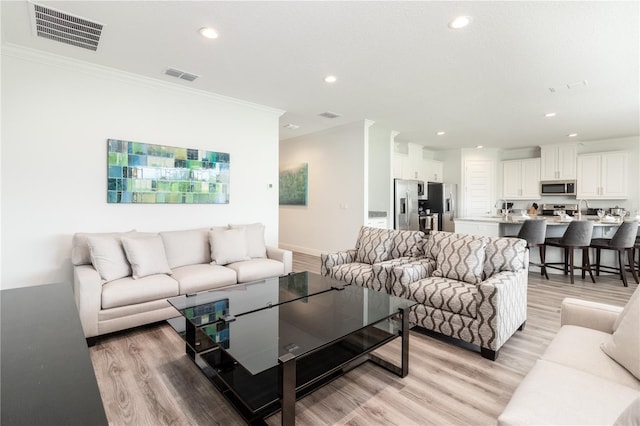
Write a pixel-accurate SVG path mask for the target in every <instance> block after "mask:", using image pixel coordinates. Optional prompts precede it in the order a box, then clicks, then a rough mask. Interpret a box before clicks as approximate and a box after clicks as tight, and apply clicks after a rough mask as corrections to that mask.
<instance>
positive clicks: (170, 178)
mask: <svg viewBox="0 0 640 426" xmlns="http://www.w3.org/2000/svg"><path fill="white" fill-rule="evenodd" d="M229 163H230V161H229V154H228V153H225V152H215V151H203V150H198V149H191V148H176V147H172V146H164V145H151V144H146V143H141V142H131V141H123V140H117V139H109V140H107V202H108V203H163V204H229Z"/></svg>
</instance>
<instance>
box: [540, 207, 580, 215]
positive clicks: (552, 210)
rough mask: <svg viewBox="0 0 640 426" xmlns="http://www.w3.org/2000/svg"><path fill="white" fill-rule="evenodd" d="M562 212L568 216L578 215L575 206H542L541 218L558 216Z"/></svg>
mask: <svg viewBox="0 0 640 426" xmlns="http://www.w3.org/2000/svg"><path fill="white" fill-rule="evenodd" d="M562 211H564V212H565V213H566V214H567V215H569V216H576V215H577V214H578V205H577V204H543V205H542V213H541V214H542V216H560V212H562Z"/></svg>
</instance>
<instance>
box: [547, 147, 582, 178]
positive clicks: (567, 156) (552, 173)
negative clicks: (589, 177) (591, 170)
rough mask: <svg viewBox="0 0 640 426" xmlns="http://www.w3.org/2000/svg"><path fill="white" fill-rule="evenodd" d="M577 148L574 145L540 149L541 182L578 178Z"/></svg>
mask: <svg viewBox="0 0 640 426" xmlns="http://www.w3.org/2000/svg"><path fill="white" fill-rule="evenodd" d="M576 155H577V146H576V144H574V143H566V144H558V145H543V146H541V147H540V180H558V179H571V180H573V179H575V178H576Z"/></svg>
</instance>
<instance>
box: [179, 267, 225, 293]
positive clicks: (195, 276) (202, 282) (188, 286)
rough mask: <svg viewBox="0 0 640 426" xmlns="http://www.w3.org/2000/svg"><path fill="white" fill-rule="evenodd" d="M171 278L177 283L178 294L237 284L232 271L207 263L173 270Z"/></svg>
mask: <svg viewBox="0 0 640 426" xmlns="http://www.w3.org/2000/svg"><path fill="white" fill-rule="evenodd" d="M171 277H172V278H174V279H175V280H177V281H178V283H179V285H180V287H179V290H180V294H188V293H197V292H199V291H204V290H211V289H214V288H217V287H223V286H226V285H231V284H235V283H236V282H237V278H236V272H235V271H234V270H233V269H229V268H227V267H224V266H220V265H210V264H208V263H205V264H199V265H186V266H181V267H179V268H174V269H173V274H171Z"/></svg>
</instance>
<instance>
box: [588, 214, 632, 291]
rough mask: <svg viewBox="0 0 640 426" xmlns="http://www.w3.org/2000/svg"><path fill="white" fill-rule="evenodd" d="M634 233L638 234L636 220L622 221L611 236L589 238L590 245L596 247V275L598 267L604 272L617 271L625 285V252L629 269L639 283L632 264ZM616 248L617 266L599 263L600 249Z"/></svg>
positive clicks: (598, 271)
mask: <svg viewBox="0 0 640 426" xmlns="http://www.w3.org/2000/svg"><path fill="white" fill-rule="evenodd" d="M636 235H638V222H622V223H621V224H620V226H619V227H618V230H617V231H616V233H615V234H613V237H612V238H594V239H592V240H591V247H593V248H595V249H596V264H595V267H596V275H597V276H600V269H603V270H604V271H605V272H617V273H619V274H620V279H621V280H622V283H623V284H624V286H625V287H628V286H629V285H628V284H627V274H626V272H627V268H626V267H625V265H624V254H625V252H626V253H627V257H628V259H629V270H630V271H631V275H633V279H634V280H635V281H636V283H639V284H640V281H639V280H638V274H637V273H636V268H635V265H634V259H633V255H634V250H633V249H634V246H635V244H636ZM602 249H605V250H616V251H617V252H618V267H617V268H616V267H614V266H606V265H601V264H600V251H601V250H602Z"/></svg>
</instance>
